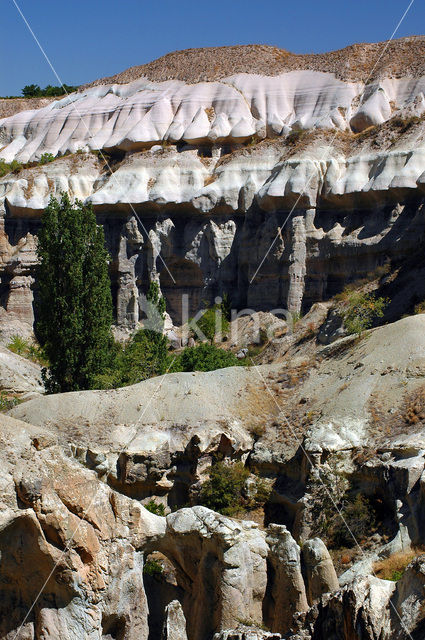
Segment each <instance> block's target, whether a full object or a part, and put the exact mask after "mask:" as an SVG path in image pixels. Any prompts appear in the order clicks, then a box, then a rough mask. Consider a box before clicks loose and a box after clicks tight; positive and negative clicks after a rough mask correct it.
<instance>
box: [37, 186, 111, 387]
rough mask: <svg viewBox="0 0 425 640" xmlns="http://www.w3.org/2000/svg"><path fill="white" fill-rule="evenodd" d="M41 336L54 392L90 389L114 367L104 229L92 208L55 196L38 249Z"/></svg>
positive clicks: (45, 372)
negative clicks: (99, 377)
mask: <svg viewBox="0 0 425 640" xmlns="http://www.w3.org/2000/svg"><path fill="white" fill-rule="evenodd" d="M37 254H38V260H39V266H38V275H37V280H38V287H39V298H38V305H37V312H38V313H37V324H36V332H37V337H38V339H39V340H40V343H41V345H42V346H43V349H44V353H45V354H46V356H47V358H48V361H49V368H48V369H45V370H43V379H44V382H45V385H46V390H47V391H48V392H50V393H57V392H64V391H77V390H79V389H91V388H94V386H95V378H96V376H98V375H99V374H101V373H102V372H103V371H105V369H106V368H107V366H108V365H109V364H110V358H111V348H112V336H111V324H112V298H111V287H110V281H109V276H108V259H109V254H108V252H107V251H106V249H105V238H104V233H103V228H102V227H100V226H98V225H97V224H96V218H95V215H94V212H93V209H92V207H91V206H90V205H83V204H82V203H81V202H78V201H77V202H76V203H75V205H74V206H72V205H71V202H70V200H69V198H68V196H67V195H66V194H63V195H62V198H61V201H60V202H58V200H56V199H55V198H53V197H52V198H51V200H50V203H49V205H48V207H47V208H46V209H45V211H44V213H43V216H42V226H41V230H40V233H39V236H38V248H37Z"/></svg>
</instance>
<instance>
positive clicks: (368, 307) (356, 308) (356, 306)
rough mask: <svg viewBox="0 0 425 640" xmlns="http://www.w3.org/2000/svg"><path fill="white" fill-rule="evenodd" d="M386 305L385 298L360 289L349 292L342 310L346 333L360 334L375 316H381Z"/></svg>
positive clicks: (368, 326)
mask: <svg viewBox="0 0 425 640" xmlns="http://www.w3.org/2000/svg"><path fill="white" fill-rule="evenodd" d="M387 305H388V300H387V299H386V298H376V297H375V296H374V295H373V294H371V293H364V292H361V291H353V292H352V293H350V294H349V296H348V300H347V302H346V304H345V307H344V308H343V310H342V317H343V319H344V325H345V327H346V329H347V331H348V333H349V334H357V335H358V336H361V334H362V333H363V331H365V330H366V329H370V327H371V326H372V324H373V321H374V320H375V319H376V318H382V316H383V315H384V311H385V308H386V306H387Z"/></svg>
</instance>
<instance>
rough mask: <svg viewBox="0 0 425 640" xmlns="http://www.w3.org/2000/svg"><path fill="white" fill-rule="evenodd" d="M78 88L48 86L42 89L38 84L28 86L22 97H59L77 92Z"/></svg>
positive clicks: (23, 90) (65, 85)
mask: <svg viewBox="0 0 425 640" xmlns="http://www.w3.org/2000/svg"><path fill="white" fill-rule="evenodd" d="M77 89H78V86H73V85H69V84H64V85H62V86H60V87H57V86H52V85H51V84H48V85H47V87H45V88H44V89H41V88H40V86H39V85H38V84H27V85H26V86H25V87H24V88H23V89H22V95H23V96H24V98H41V97H57V96H63V95H65V94H66V93H72V92H73V91H76V90H77Z"/></svg>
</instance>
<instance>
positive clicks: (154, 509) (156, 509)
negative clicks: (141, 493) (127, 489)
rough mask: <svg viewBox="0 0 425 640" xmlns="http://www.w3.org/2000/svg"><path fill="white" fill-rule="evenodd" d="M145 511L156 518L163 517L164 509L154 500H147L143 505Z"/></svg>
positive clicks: (160, 503)
mask: <svg viewBox="0 0 425 640" xmlns="http://www.w3.org/2000/svg"><path fill="white" fill-rule="evenodd" d="M144 507H145V509H147V510H148V511H150V512H151V513H154V514H155V515H156V516H165V507H164V505H163V504H162V502H155V500H149V502H147V503H146V504H145V505H144Z"/></svg>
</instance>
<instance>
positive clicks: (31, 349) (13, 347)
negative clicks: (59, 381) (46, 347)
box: [7, 334, 47, 366]
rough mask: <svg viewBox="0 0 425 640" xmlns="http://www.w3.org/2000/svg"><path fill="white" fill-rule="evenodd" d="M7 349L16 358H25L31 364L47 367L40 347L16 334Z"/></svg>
mask: <svg viewBox="0 0 425 640" xmlns="http://www.w3.org/2000/svg"><path fill="white" fill-rule="evenodd" d="M7 348H8V349H9V350H10V351H13V353H16V354H17V355H18V356H22V357H24V358H27V359H28V360H31V361H32V362H36V363H37V364H41V365H43V366H46V365H47V360H46V357H45V355H44V353H43V350H42V348H41V347H40V345H39V344H37V343H36V342H33V341H32V340H27V339H26V338H23V337H22V336H19V335H18V334H15V335H13V336H12V338H11V340H10V342H9V344H8V345H7Z"/></svg>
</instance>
